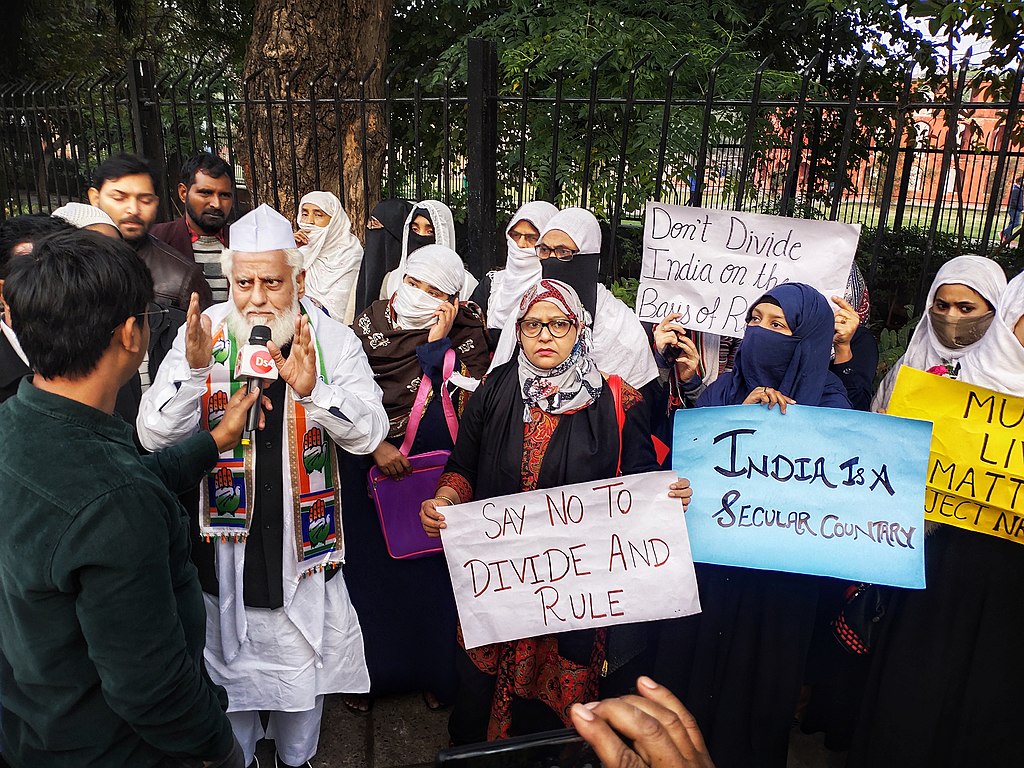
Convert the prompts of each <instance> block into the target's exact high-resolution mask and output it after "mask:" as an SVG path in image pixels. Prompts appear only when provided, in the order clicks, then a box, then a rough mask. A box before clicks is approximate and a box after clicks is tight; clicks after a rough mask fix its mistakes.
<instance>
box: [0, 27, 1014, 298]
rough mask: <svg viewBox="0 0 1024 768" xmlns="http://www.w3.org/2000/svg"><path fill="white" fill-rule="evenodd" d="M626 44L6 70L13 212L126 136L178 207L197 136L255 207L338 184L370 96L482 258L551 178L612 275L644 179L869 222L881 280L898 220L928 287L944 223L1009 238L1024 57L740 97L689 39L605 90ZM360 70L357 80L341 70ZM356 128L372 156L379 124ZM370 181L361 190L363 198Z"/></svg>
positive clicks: (624, 264) (394, 190) (2, 96)
mask: <svg viewBox="0 0 1024 768" xmlns="http://www.w3.org/2000/svg"><path fill="white" fill-rule="evenodd" d="M612 55H613V54H612V53H611V52H609V54H606V56H604V57H602V59H601V60H599V61H598V62H595V64H594V66H593V67H592V68H591V70H590V72H589V73H571V72H568V71H566V69H565V67H559V68H557V69H556V70H555V75H554V76H553V79H549V80H545V81H544V82H535V81H534V80H533V79H531V69H532V68H533V67H534V66H535V65H536V64H537V61H539V60H537V61H534V62H531V63H530V64H529V65H527V66H526V67H525V69H524V70H522V71H521V72H519V73H517V74H516V77H515V82H514V83H510V82H509V81H508V80H509V76H508V75H507V74H504V73H502V72H501V71H500V70H499V67H498V64H497V56H496V51H495V47H494V45H493V44H491V43H487V42H484V41H471V44H470V47H469V66H468V67H467V73H468V74H467V76H466V78H465V80H463V79H461V78H459V77H457V76H456V75H455V73H454V72H450V73H448V75H447V76H445V77H441V78H436V79H433V80H430V84H429V85H428V80H427V78H426V76H425V71H424V70H418V71H411V72H409V71H401V70H395V71H392V72H389V73H387V75H386V77H385V78H384V83H383V95H381V96H380V97H375V98H371V97H369V96H367V93H366V89H365V88H364V87H362V84H364V83H365V82H366V81H367V80H368V78H369V75H370V74H371V73H353V72H351V71H346V72H342V73H331V72H330V71H329V69H328V68H327V67H324V68H322V69H320V70H319V71H304V70H301V69H299V70H296V71H295V72H294V73H292V74H291V76H290V77H289V78H288V79H287V89H286V95H285V97H284V98H283V99H282V98H277V97H274V98H272V97H271V96H270V94H269V93H268V92H264V93H258V92H255V89H254V88H253V87H252V78H249V80H242V79H241V78H239V77H237V76H235V75H232V74H231V73H227V72H224V71H211V72H203V71H197V72H178V73H165V74H162V75H161V74H160V73H156V72H154V71H153V66H152V64H149V63H146V62H135V63H134V64H133V66H132V67H131V69H130V70H129V71H128V72H126V73H112V74H108V75H104V76H102V77H99V78H95V79H91V80H87V81H76V80H73V79H72V80H66V81H64V82H60V83H39V82H28V83H26V82H21V83H7V84H3V85H0V197H2V201H3V207H2V214H3V215H12V214H17V213H28V212H33V211H50V210H52V209H53V208H54V207H56V206H59V205H62V204H63V203H64V202H67V201H69V200H84V199H86V192H87V189H88V187H89V184H90V177H91V174H92V170H93V168H94V167H95V165H96V164H97V163H99V162H100V161H102V160H103V159H104V158H105V157H107V156H109V155H111V154H113V153H117V152H121V151H129V152H139V153H143V154H148V155H150V159H151V160H153V161H155V165H156V167H157V168H158V169H159V170H160V171H161V179H162V183H161V190H160V193H161V196H162V198H163V201H164V207H163V210H164V212H165V214H167V215H168V216H171V215H175V214H176V212H177V211H176V205H177V198H176V197H173V199H172V195H171V194H170V190H171V189H173V187H174V185H175V183H176V181H177V179H176V178H175V173H174V171H175V169H177V168H178V167H179V166H180V164H181V162H182V161H183V160H184V159H185V158H187V157H188V156H190V155H191V154H193V153H195V152H197V151H200V150H211V151H214V152H218V153H220V154H221V155H222V156H223V157H225V159H227V160H228V161H229V162H231V163H233V164H234V166H235V167H236V169H237V171H238V173H237V176H238V187H239V201H240V205H239V210H245V209H246V208H247V207H248V206H251V205H256V204H258V203H260V202H263V200H261V199H260V195H259V193H258V190H259V189H270V190H271V192H270V194H268V200H267V202H270V203H271V204H274V205H276V206H278V207H279V206H280V204H281V200H280V199H278V196H277V188H278V183H277V182H278V180H280V179H285V178H290V179H291V180H293V181H294V182H296V183H294V184H293V187H295V186H297V175H298V174H297V170H298V169H299V168H300V167H301V168H304V169H306V170H309V169H312V172H313V175H314V178H315V184H316V186H317V187H320V186H321V183H322V182H328V181H329V182H331V184H332V187H333V188H335V189H338V188H342V187H341V185H340V183H339V180H340V178H341V170H340V169H341V168H343V165H344V158H343V152H342V142H343V139H344V130H343V126H342V119H343V118H342V111H343V109H344V110H352V109H355V110H357V112H358V114H360V115H361V116H362V117H363V124H364V129H365V118H366V115H367V112H368V110H373V109H376V110H380V111H381V112H382V113H383V120H384V125H385V133H386V135H387V137H388V141H387V147H386V161H385V163H384V171H383V177H382V179H381V180H380V181H381V185H380V189H381V194H382V196H384V197H406V198H410V199H425V198H436V199H440V200H443V201H444V202H446V203H448V204H449V205H450V206H451V207H452V208H453V210H455V212H456V218H457V220H459V221H460V222H464V223H465V227H466V233H467V239H466V245H465V247H464V248H460V250H463V251H464V253H463V255H464V256H466V257H467V259H468V260H469V262H470V266H471V269H475V270H476V271H478V272H480V271H484V270H485V269H486V268H488V267H490V266H493V263H494V259H495V253H499V252H501V250H502V249H500V248H497V247H496V245H497V244H498V241H499V239H500V238H498V237H496V232H497V233H500V230H501V227H502V224H503V222H504V221H505V220H506V218H507V216H508V215H509V214H510V213H511V212H512V211H513V210H514V209H515V208H516V207H517V206H518V205H520V204H521V203H522V202H524V201H526V200H529V199H534V198H537V197H543V198H546V199H549V200H551V201H552V202H554V203H556V204H557V205H559V206H566V205H583V206H585V207H589V208H591V209H592V210H595V212H596V213H597V214H598V215H599V217H600V218H602V219H603V220H604V221H605V222H606V223H607V225H608V228H609V230H610V237H609V238H606V239H607V240H608V241H609V244H610V247H609V257H610V258H609V259H608V260H607V264H606V267H607V272H608V274H609V275H610V276H620V275H624V274H629V273H631V272H632V273H634V274H635V271H636V269H637V267H638V264H637V248H636V246H635V244H636V230H637V228H638V227H639V225H640V222H641V221H642V216H643V209H644V205H645V203H646V202H647V200H649V199H657V200H661V201H666V202H677V203H680V204H689V205H699V206H704V207H712V208H727V209H734V210H748V211H760V212H765V213H785V214H787V215H794V216H813V217H820V218H829V219H836V220H842V221H848V222H859V223H862V224H865V225H868V226H870V227H872V228H873V235H872V237H873V240H871V241H870V242H867V243H863V244H862V248H865V249H867V251H868V252H869V253H870V258H869V259H868V260H867V261H868V263H867V264H866V265H865V266H867V267H868V270H869V272H870V275H869V279H871V280H872V281H873V279H874V277H875V272H876V270H877V268H878V264H879V254H880V253H881V252H882V250H883V244H884V242H885V237H886V236H887V233H892V232H894V231H896V232H898V231H900V230H904V229H910V228H914V229H915V230H918V231H920V232H921V233H922V237H923V238H924V240H925V248H924V254H923V258H922V260H921V264H920V282H919V286H920V287H919V289H918V296H919V297H920V293H921V291H922V290H923V286H924V285H925V284H926V283H925V280H926V278H927V277H928V276H929V267H930V261H931V254H932V250H933V248H934V244H935V242H936V239H937V238H938V237H940V236H941V235H942V234H943V233H947V234H950V235H953V236H955V237H957V238H959V239H960V240H961V241H962V242H963V243H964V244H965V246H967V247H971V248H973V249H977V250H980V251H981V252H989V251H990V250H991V249H992V248H993V247H994V246H995V245H996V244H998V242H999V236H998V232H999V230H1000V229H1001V228H1002V227H1003V226H1005V220H1004V219H1005V215H1004V210H1005V204H1006V198H1007V195H1008V191H1009V187H1010V184H1011V182H1012V179H1014V178H1017V177H1018V176H1019V175H1020V173H1021V172H1024V148H1022V146H1021V144H1020V143H1019V140H1017V139H1014V138H1013V133H1014V130H1019V128H1018V126H1019V124H1020V122H1021V110H1020V100H1021V89H1022V77H1024V67H1022V68H1021V69H1020V70H1018V71H1017V72H1016V74H1015V81H1014V87H1013V88H1012V93H1011V96H1010V97H1009V99H1008V100H1007V101H991V100H988V99H985V98H981V97H980V95H979V92H978V91H976V90H975V89H973V88H972V87H971V86H969V85H968V84H967V79H966V78H967V74H968V73H967V70H966V68H965V69H963V70H962V71H959V72H957V73H956V77H955V80H954V83H955V84H954V87H953V88H951V89H946V90H945V91H944V92H940V93H938V94H932V93H930V92H928V91H926V90H925V89H922V88H920V87H919V86H918V84H917V83H915V81H914V79H913V77H912V72H911V71H910V70H907V71H902V72H894V73H893V77H892V81H893V83H894V88H893V94H894V95H893V96H892V97H891V98H879V97H878V96H877V95H875V94H872V93H860V92H859V91H860V88H859V84H858V82H857V81H856V80H855V81H854V83H853V84H852V86H851V87H850V89H849V93H848V94H847V95H846V97H845V98H842V99H837V98H836V97H835V94H833V93H830V90H829V89H828V88H827V87H825V84H823V83H820V82H818V80H817V79H816V74H814V73H817V72H818V68H817V67H816V66H815V65H816V62H812V64H811V65H810V66H808V68H807V70H806V71H805V72H804V73H801V74H800V76H799V77H798V78H795V79H794V91H793V93H792V94H789V95H786V96H783V97H780V96H777V95H773V96H772V97H770V98H768V97H764V96H763V94H762V78H763V76H764V75H765V73H766V71H768V70H767V68H768V67H769V64H770V62H769V61H768V60H765V61H764V62H762V63H761V65H760V66H759V67H758V68H757V70H756V71H755V72H754V73H753V77H752V79H751V83H750V91H749V93H747V94H744V95H743V96H737V95H735V94H734V93H729V94H724V93H720V92H719V91H718V89H717V87H716V80H715V78H716V72H717V69H718V66H719V65H720V64H721V61H722V60H721V59H720V60H719V62H717V63H716V64H715V66H714V67H712V68H711V70H710V73H709V76H708V79H707V81H706V82H705V83H703V85H702V86H701V87H700V88H699V89H697V90H696V91H694V89H693V88H692V86H690V87H686V88H684V87H683V86H682V85H681V84H680V83H679V82H677V77H676V71H677V69H678V67H679V65H680V64H681V63H682V59H681V60H680V61H679V62H677V63H676V65H674V66H673V67H671V68H669V69H667V70H666V71H664V72H654V71H651V65H650V64H649V61H648V58H649V57H644V58H643V59H641V61H639V62H635V63H634V66H632V67H631V68H630V69H629V70H628V75H627V76H625V77H624V78H623V82H621V83H620V84H619V86H618V87H617V88H616V89H615V92H607V89H608V86H607V82H606V80H605V79H604V78H602V77H601V67H602V66H603V65H604V63H605V62H606V61H607V59H608V58H609V56H612ZM638 77H645V78H647V81H648V82H650V81H651V79H652V78H653V79H656V80H658V82H659V83H661V84H663V85H662V86H660V88H661V90H660V92H659V93H658V96H657V97H656V98H652V97H650V88H648V89H647V96H644V97H640V96H638V95H637V88H636V84H637V79H638ZM347 80H352V81H355V82H358V83H359V84H360V85H359V87H358V88H354V89H353V88H343V87H342V86H343V85H345V84H346V82H347ZM352 92H355V93H357V95H355V96H351V95H343V93H352ZM271 109H277V110H282V109H283V110H284V112H285V114H286V115H288V116H289V125H290V121H291V116H293V115H295V116H297V115H301V114H307V115H309V116H310V118H311V121H312V122H313V123H314V124H316V125H319V126H320V130H317V131H313V132H312V135H311V136H310V137H309V138H310V141H306V142H302V143H301V148H300V149H296V147H297V144H296V141H295V135H294V132H293V134H292V135H291V136H290V137H289V139H290V141H289V143H288V146H289V147H290V149H289V151H287V152H286V153H285V154H284V156H281V154H280V152H277V153H272V154H271V162H270V163H269V166H268V167H263V166H260V167H257V164H256V162H255V158H254V156H253V155H252V153H251V151H249V150H251V144H248V145H247V144H246V141H245V137H247V136H250V135H252V134H253V126H254V125H255V123H256V121H259V120H266V119H267V117H266V116H267V115H268V113H269V111H270V110H271ZM325 135H326V136H328V137H329V140H324V136H325ZM360 138H361V141H362V151H363V153H364V157H365V153H366V152H367V151H369V150H368V149H367V141H366V135H365V133H363V135H362V136H361V137H360ZM357 140H358V139H357ZM279 146H280V144H279ZM364 167H366V165H365V164H364ZM168 171H169V173H168ZM366 181H367V182H369V181H370V180H369V179H367V180H366ZM257 182H269V183H257ZM374 186H375V185H373V184H369V183H365V184H364V185H363V189H362V191H361V194H362V195H363V196H364V198H365V199H364V200H363V201H362V202H363V203H364V205H365V208H366V209H367V210H369V208H370V207H371V205H372V204H373V203H375V202H376V201H375V200H372V199H370V195H371V192H370V190H371V188H373V187H374ZM343 195H344V190H343ZM343 202H344V203H346V204H347V203H348V201H346V200H343ZM282 212H283V213H284V214H285V215H290V214H292V213H294V212H293V211H282ZM355 224H356V225H357V226H359V225H361V224H362V222H355ZM626 235H628V236H626Z"/></svg>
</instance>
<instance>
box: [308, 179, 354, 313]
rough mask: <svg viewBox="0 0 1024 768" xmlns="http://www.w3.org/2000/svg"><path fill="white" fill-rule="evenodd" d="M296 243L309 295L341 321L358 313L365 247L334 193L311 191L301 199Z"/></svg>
mask: <svg viewBox="0 0 1024 768" xmlns="http://www.w3.org/2000/svg"><path fill="white" fill-rule="evenodd" d="M296 224H298V225H299V231H298V232H297V233H296V235H295V242H296V244H297V245H298V246H299V253H301V254H302V267H303V269H305V270H306V295H307V296H310V297H311V298H314V299H316V300H317V301H319V302H320V303H321V304H322V305H323V306H324V308H325V309H326V310H327V312H328V313H329V314H330V316H331V317H333V318H334V319H335V320H337V321H338V322H340V323H344V324H345V325H348V324H349V323H351V322H352V317H353V315H354V314H355V285H356V278H357V277H358V276H359V265H360V264H361V263H362V261H363V246H362V245H361V244H360V242H359V238H357V237H356V236H355V235H354V234H353V233H352V222H351V221H350V220H349V218H348V214H347V213H345V209H344V208H342V207H341V201H340V200H339V199H338V198H337V196H336V195H334V194H332V193H330V192H310V193H309V194H307V195H305V196H304V197H303V198H302V200H300V201H299V216H298V218H297V219H296Z"/></svg>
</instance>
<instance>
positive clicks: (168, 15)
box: [4, 0, 254, 80]
mask: <svg viewBox="0 0 1024 768" xmlns="http://www.w3.org/2000/svg"><path fill="white" fill-rule="evenodd" d="M253 2H254V0H219V1H218V2H212V3H211V2H205V1H204V0H45V1H44V0H11V5H12V8H11V9H10V12H11V15H12V17H13V18H14V19H16V23H15V24H14V27H15V28H14V29H11V30H8V32H7V36H9V37H12V38H13V39H12V40H11V44H10V46H8V47H7V48H6V49H5V51H4V53H5V54H6V57H7V59H8V64H7V65H6V67H5V69H6V70H7V71H6V73H5V74H6V75H8V76H10V77H31V78H32V79H33V80H35V79H40V80H44V79H45V80H65V79H67V78H69V77H72V76H73V77H75V78H76V79H77V78H95V77H99V76H100V75H104V74H108V73H111V72H114V73H118V72H123V71H125V70H126V68H127V65H128V62H130V61H131V60H132V59H138V58H141V59H154V60H155V61H156V62H157V71H158V72H159V73H160V74H161V75H167V74H177V73H183V72H192V71H194V70H195V69H196V67H198V66H200V65H202V66H203V68H204V69H207V70H214V69H216V68H217V67H218V66H221V67H225V68H226V69H228V70H232V69H233V70H234V71H241V64H242V59H243V57H244V55H245V46H246V43H247V42H248V35H249V31H250V30H251V29H252V13H253Z"/></svg>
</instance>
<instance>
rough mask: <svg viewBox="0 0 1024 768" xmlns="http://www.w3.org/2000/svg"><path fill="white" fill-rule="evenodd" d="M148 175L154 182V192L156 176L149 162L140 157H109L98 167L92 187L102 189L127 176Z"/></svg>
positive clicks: (123, 155)
mask: <svg viewBox="0 0 1024 768" xmlns="http://www.w3.org/2000/svg"><path fill="white" fill-rule="evenodd" d="M143 173H144V174H146V175H147V176H149V178H150V180H151V181H152V182H153V190H154V191H156V188H157V184H156V174H155V173H153V168H152V166H150V164H149V161H148V160H146V159H145V158H142V157H139V156H138V155H129V154H121V155H114V156H113V157H108V158H107V159H106V160H104V161H103V162H102V163H100V164H99V165H97V166H96V170H95V171H93V174H92V185H93V186H94V187H95V188H96V189H101V188H102V187H103V185H104V184H106V183H107V182H108V181H115V180H117V179H123V178H124V177H125V176H138V175H140V174H143Z"/></svg>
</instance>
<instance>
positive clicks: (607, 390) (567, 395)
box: [420, 279, 692, 744]
mask: <svg viewBox="0 0 1024 768" xmlns="http://www.w3.org/2000/svg"><path fill="white" fill-rule="evenodd" d="M514 335H515V338H516V340H517V341H518V342H519V344H520V350H519V353H518V354H517V356H516V358H515V359H514V360H512V361H510V362H508V363H505V364H504V365H502V366H500V367H498V368H497V369H495V370H494V371H492V372H491V373H490V374H489V376H488V377H487V379H486V380H485V381H484V383H483V385H482V386H481V387H480V389H479V390H478V391H477V392H476V393H475V394H474V395H473V397H472V398H470V401H469V404H468V405H467V407H466V412H465V413H464V414H463V418H462V422H461V427H460V431H459V438H458V440H457V441H456V443H455V449H454V450H453V452H452V455H451V458H450V459H449V462H448V465H447V467H446V470H445V473H444V475H442V476H441V479H440V481H439V487H438V489H437V492H436V494H435V498H433V499H431V500H428V501H426V502H424V503H423V506H422V508H421V510H420V521H421V522H422V523H423V528H424V530H426V531H427V533H428V534H430V535H431V536H438V535H440V529H442V528H445V527H446V524H445V521H444V513H443V510H444V507H445V506H447V505H451V504H459V503H462V502H466V501H470V500H472V499H485V498H490V497H494V496H504V495H506V494H511V493H519V492H523V491H532V490H536V489H540V488H553V487H558V486H561V485H566V484H570V483H579V482H585V481H593V480H601V479H605V478H610V477H614V476H616V474H617V469H618V468H619V462H620V461H621V474H632V473H635V472H647V471H650V470H654V469H657V468H658V464H657V461H656V459H655V455H654V446H653V444H652V442H651V434H650V428H649V420H648V412H647V409H646V408H644V407H642V406H641V407H638V406H640V404H641V403H642V398H641V397H640V394H639V393H638V392H637V391H636V389H634V388H633V387H631V386H630V385H629V384H628V383H626V382H623V381H622V380H621V379H619V378H618V377H613V378H611V379H609V378H606V376H605V375H604V374H603V373H602V372H601V371H600V369H599V368H598V365H597V362H596V361H595V360H594V358H593V356H592V330H591V316H590V313H589V312H588V311H587V310H586V309H585V308H584V305H583V302H581V301H580V298H579V296H578V295H577V294H576V291H574V290H573V289H572V288H571V287H570V286H569V285H567V284H566V283H562V282H559V281H557V280H547V279H544V280H541V281H540V282H538V283H536V284H535V285H533V286H532V287H531V288H530V289H529V290H528V291H527V292H526V295H525V296H524V297H523V299H522V301H521V303H520V305H519V311H518V312H517V313H516V315H515V332H514ZM616 391H618V393H619V394H618V396H616ZM616 399H618V400H619V402H621V405H622V407H623V409H624V410H625V417H624V421H623V424H622V425H621V429H620V425H619V422H618V419H617V417H616ZM620 436H621V437H620ZM620 450H621V454H620ZM689 485H690V484H689V481H688V480H683V479H680V480H677V481H676V482H674V483H672V485H671V486H670V489H669V495H670V496H672V497H675V498H678V499H680V500H681V503H682V508H683V509H684V510H685V508H686V505H687V503H688V502H689V499H690V496H691V493H692V492H691V490H690V487H689ZM607 635H608V632H607V631H606V630H604V629H598V630H586V631H575V632H564V633H560V634H557V635H549V636H545V637H530V638H524V639H521V640H516V641H511V642H505V643H496V644H493V645H487V646H483V647H481V648H474V649H472V650H470V651H466V652H465V653H462V654H460V656H459V657H458V661H457V664H458V671H459V692H458V697H457V699H456V703H455V708H454V710H453V711H452V715H451V719H450V720H449V726H448V730H449V733H450V735H451V737H452V740H453V741H454V742H455V743H457V744H467V743H472V742H476V741H482V740H483V739H484V738H487V739H496V738H504V737H507V736H513V735H519V734H523V733H532V732H536V731H542V730H547V729H551V728H561V727H566V726H570V725H571V722H570V718H569V710H570V708H571V707H572V705H573V704H576V703H583V702H586V701H592V700H593V699H594V698H595V697H596V696H597V694H598V681H599V674H600V670H601V667H602V664H603V663H604V661H605V649H606V645H605V643H606V637H607ZM460 644H461V640H460ZM633 679H634V680H635V676H634V678H633Z"/></svg>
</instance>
